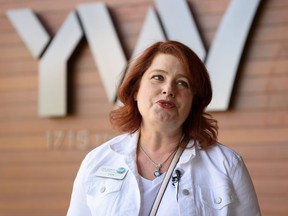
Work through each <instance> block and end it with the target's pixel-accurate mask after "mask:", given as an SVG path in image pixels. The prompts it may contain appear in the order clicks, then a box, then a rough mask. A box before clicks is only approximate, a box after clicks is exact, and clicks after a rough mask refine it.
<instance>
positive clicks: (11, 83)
mask: <svg viewBox="0 0 288 216" xmlns="http://www.w3.org/2000/svg"><path fill="white" fill-rule="evenodd" d="M85 2H96V1H91V0H86V1H84V0H57V1H56V0H41V1H36V0H26V1H23V0H13V1H10V0H0V216H2V215H3V216H4V215H5V216H14V215H15V216H16V215H22V216H25V215H27V216H28V215H29V216H31V215H35V216H36V215H37V216H38V215H41V216H46V215H49V216H50V215H51V216H56V215H59V216H60V215H61V216H62V215H65V212H66V209H67V207H68V204H69V199H70V192H71V189H72V183H73V179H74V177H75V174H76V172H77V169H78V167H79V165H80V162H81V160H82V159H83V157H84V155H85V154H86V153H87V151H89V149H91V148H93V147H94V146H97V145H99V144H100V143H101V142H102V141H103V140H106V139H107V138H108V137H111V136H112V135H113V133H114V132H113V131H112V129H111V126H110V124H109V119H108V114H109V110H111V108H112V105H111V104H110V103H109V102H108V100H107V98H106V96H105V94H104V88H103V87H102V84H101V81H100V78H99V75H98V72H97V66H96V65H95V63H94V61H93V59H92V56H91V52H90V50H89V47H88V45H87V42H86V40H83V42H82V43H81V45H80V46H79V49H78V50H77V51H76V52H75V54H74V55H73V58H72V59H71V60H70V63H69V68H70V70H69V86H70V89H69V115H68V116H67V117H65V118H40V117H38V116H37V106H38V105H37V101H38V99H37V97H38V74H37V70H38V69H37V68H38V61H37V60H36V59H33V57H32V56H31V54H30V53H29V51H28V50H27V49H26V47H25V45H24V43H23V42H22V41H21V39H20V38H19V36H18V35H17V33H16V32H15V30H14V28H13V27H12V25H11V23H10V22H9V21H8V19H7V17H6V16H5V12H6V11H7V10H8V9H13V8H22V7H30V8H32V9H33V10H34V11H35V12H36V13H37V14H38V16H39V18H40V19H41V20H42V22H43V23H44V24H45V27H46V28H47V29H48V30H49V32H50V33H51V34H52V35H54V34H55V33H56V32H57V30H58V28H59V27H60V26H61V24H62V23H63V21H64V19H65V18H66V17H67V15H68V13H69V11H71V10H74V9H75V6H76V5H77V4H79V3H85ZM105 2H106V4H107V5H108V7H109V10H110V14H111V15H112V17H113V21H114V24H115V26H116V27H117V31H118V34H119V36H120V38H121V42H122V45H123V48H124V50H125V52H126V54H127V56H130V55H131V53H132V51H133V49H134V47H135V43H136V40H137V38H138V34H139V32H140V29H141V26H142V24H143V20H144V17H145V15H146V13H147V8H148V7H149V6H151V5H153V4H154V2H153V0H141V1H140V0H138V1H134V0H107V1H105ZM229 2H230V1H229V0H203V1H198V0H190V1H189V4H190V6H191V9H192V10H193V12H194V13H195V14H196V20H197V22H198V24H199V27H200V30H201V33H202V34H203V38H204V40H205V42H206V44H207V46H208V47H209V45H210V44H211V42H212V39H213V36H214V34H215V31H216V29H217V27H218V25H219V22H220V20H221V17H222V15H223V13H224V11H225V10H226V7H227V5H228V3H229ZM111 62H113V59H112V60H111ZM232 97H233V98H232V103H231V106H230V108H229V111H227V112H221V113H214V114H213V115H214V117H215V118H217V119H218V120H219V125H220V136H219V140H220V142H222V143H224V144H226V145H228V146H230V147H232V148H234V149H235V150H236V151H238V152H239V153H241V154H242V155H243V157H244V159H245V161H246V163H247V166H248V169H249V170H250V173H251V176H252V178H253V181H254V184H255V187H256V190H257V193H258V196H259V201H260V205H261V208H262V212H263V215H264V216H275V215H277V216H281V215H283V216H284V215H288V205H287V204H288V1H286V0H267V1H263V2H262V5H261V6H260V8H259V12H258V13H257V17H256V19H255V22H254V25H253V28H252V31H251V34H250V37H249V38H248V42H247V45H246V47H245V50H244V53H243V58H242V61H241V66H240V68H239V72H238V76H237V81H236V85H235V89H234V92H233V96H232ZM57 145H58V146H57ZM87 146H88V148H84V147H87ZM83 148H84V150H83Z"/></svg>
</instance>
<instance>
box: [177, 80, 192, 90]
mask: <svg viewBox="0 0 288 216" xmlns="http://www.w3.org/2000/svg"><path fill="white" fill-rule="evenodd" d="M177 83H178V85H180V86H184V87H186V88H189V87H190V85H189V83H188V82H186V81H183V80H179V81H178V82H177Z"/></svg>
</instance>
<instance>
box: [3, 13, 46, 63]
mask: <svg viewBox="0 0 288 216" xmlns="http://www.w3.org/2000/svg"><path fill="white" fill-rule="evenodd" d="M7 16H8V18H9V20H10V22H11V23H12V24H13V26H14V27H15V29H16V31H17V33H18V34H19V35H20V37H21V39H22V40H23V41H24V43H25V45H26V46H27V47H28V49H29V51H30V52H31V53H32V55H33V57H34V58H38V57H40V55H41V54H42V52H43V50H44V48H45V47H46V46H47V44H48V42H49V40H50V36H49V34H48V33H47V31H46V30H45V29H44V28H43V26H42V25H41V23H40V22H39V20H38V19H37V17H36V16H35V14H34V13H33V11H32V10H31V9H29V8H27V9H16V10H9V11H8V12H7Z"/></svg>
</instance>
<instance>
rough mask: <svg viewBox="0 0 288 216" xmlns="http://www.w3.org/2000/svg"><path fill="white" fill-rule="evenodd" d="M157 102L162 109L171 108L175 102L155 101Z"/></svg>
mask: <svg viewBox="0 0 288 216" xmlns="http://www.w3.org/2000/svg"><path fill="white" fill-rule="evenodd" d="M157 104H158V105H159V106H160V107H161V108H164V109H173V108H174V107H175V103H173V102H172V101H168V100H159V101H157Z"/></svg>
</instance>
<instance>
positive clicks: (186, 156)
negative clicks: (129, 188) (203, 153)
mask: <svg viewBox="0 0 288 216" xmlns="http://www.w3.org/2000/svg"><path fill="white" fill-rule="evenodd" d="M138 139H139V131H136V132H135V133H133V134H124V135H120V136H119V137H116V138H115V139H114V142H112V143H111V144H110V148H111V150H112V151H114V152H115V153H117V154H120V155H123V156H132V157H133V156H134V157H136V150H137V143H138ZM198 147H199V145H198V142H196V141H194V140H190V141H189V143H188V144H187V148H186V149H185V150H184V152H183V153H182V155H181V157H180V159H179V163H181V164H183V163H187V162H188V161H189V160H190V159H192V158H194V157H195V155H196V153H197V149H198Z"/></svg>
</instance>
